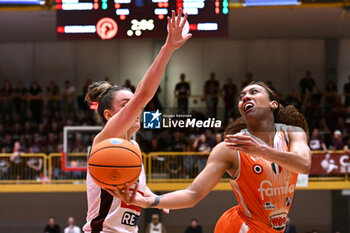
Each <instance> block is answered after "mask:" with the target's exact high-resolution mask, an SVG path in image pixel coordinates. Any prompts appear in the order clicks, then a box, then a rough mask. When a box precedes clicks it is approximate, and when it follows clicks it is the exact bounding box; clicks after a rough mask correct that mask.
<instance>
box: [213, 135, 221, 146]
mask: <svg viewBox="0 0 350 233" xmlns="http://www.w3.org/2000/svg"><path fill="white" fill-rule="evenodd" d="M222 141H223V138H222V133H216V134H215V145H214V147H215V146H216V145H217V144H219V143H220V142H222Z"/></svg>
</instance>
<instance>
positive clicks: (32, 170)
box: [0, 151, 350, 192]
mask: <svg viewBox="0 0 350 233" xmlns="http://www.w3.org/2000/svg"><path fill="white" fill-rule="evenodd" d="M315 153H317V152H315ZM318 153H320V152H318ZM332 153H333V152H332ZM338 153H343V152H342V151H337V152H335V154H338ZM142 155H143V163H144V167H145V172H146V175H147V183H148V185H149V186H150V187H151V188H152V189H153V190H155V191H157V190H158V191H160V190H173V189H179V188H185V187H187V186H188V185H189V184H190V183H191V182H192V180H193V179H194V178H195V177H196V176H197V175H198V173H199V172H200V171H201V169H203V168H204V166H205V164H206V160H207V157H208V155H209V153H200V152H152V153H148V154H145V153H143V154H142ZM66 166H67V167H69V168H72V167H78V166H79V167H81V166H82V167H84V166H86V153H74V154H70V155H69V158H68V159H67V163H66ZM85 177H86V171H64V170H63V169H62V154H61V153H54V154H50V155H45V154H20V156H19V157H13V154H0V184H7V185H6V186H5V187H3V188H2V189H1V188H0V192H1V191H3V190H5V191H7V190H6V189H8V188H9V187H10V184H15V185H18V184H31V185H32V186H33V187H34V186H35V185H34V184H36V185H42V184H50V185H59V186H56V188H54V189H53V188H52V187H51V186H50V187H48V188H44V190H46V191H51V190H58V191H62V190H61V187H69V188H68V189H69V190H73V191H82V190H84V189H85V185H84V184H85ZM228 180H229V177H228V176H227V175H224V176H223V179H222V180H221V182H220V183H219V185H218V186H217V188H216V190H227V189H230V187H229V185H228ZM79 184H80V185H82V186H80V188H78V189H77V187H73V186H64V185H78V186H79ZM18 187H19V186H17V187H16V188H14V189H8V190H15V191H17V190H18ZM58 187H59V188H58ZM35 188H36V189H37V188H38V186H35ZM344 188H348V189H350V179H349V176H348V174H343V175H341V174H339V175H319V176H315V175H314V176H310V178H309V186H308V189H344ZM66 189H67V188H64V189H63V191H64V190H66ZM25 190H27V188H26V189H25Z"/></svg>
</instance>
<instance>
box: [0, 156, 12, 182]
mask: <svg viewBox="0 0 350 233" xmlns="http://www.w3.org/2000/svg"><path fill="white" fill-rule="evenodd" d="M9 167H10V163H9V162H8V161H7V160H6V159H2V160H0V180H7V179H9V178H10V177H9Z"/></svg>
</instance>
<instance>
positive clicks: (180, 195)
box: [145, 189, 199, 209]
mask: <svg viewBox="0 0 350 233" xmlns="http://www.w3.org/2000/svg"><path fill="white" fill-rule="evenodd" d="M145 200H146V202H147V205H148V208H159V209H161V208H163V209H183V208H190V207H193V206H194V205H195V204H196V203H197V202H198V201H199V200H197V198H196V197H195V195H194V193H192V192H191V191H189V190H188V189H184V190H179V191H175V192H171V193H167V194H164V195H160V196H157V195H156V196H153V197H146V198H145Z"/></svg>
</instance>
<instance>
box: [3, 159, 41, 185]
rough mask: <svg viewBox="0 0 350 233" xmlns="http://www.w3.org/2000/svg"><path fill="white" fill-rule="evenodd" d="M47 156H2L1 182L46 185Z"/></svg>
mask: <svg viewBox="0 0 350 233" xmlns="http://www.w3.org/2000/svg"><path fill="white" fill-rule="evenodd" d="M47 181H48V179H47V156H46V155H45V154H38V153H35V154H20V155H15V154H4V153H2V154H0V182H1V183H5V184H11V183H16V184H18V183H24V184H27V183H46V182H47Z"/></svg>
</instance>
